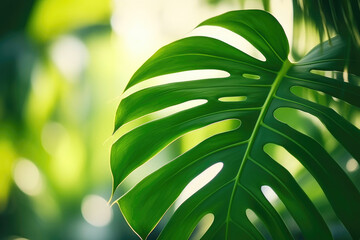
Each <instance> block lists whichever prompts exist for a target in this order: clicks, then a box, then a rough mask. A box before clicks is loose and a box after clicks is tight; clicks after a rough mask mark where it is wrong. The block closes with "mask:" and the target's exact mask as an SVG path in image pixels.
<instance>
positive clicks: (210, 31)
mask: <svg viewBox="0 0 360 240" xmlns="http://www.w3.org/2000/svg"><path fill="white" fill-rule="evenodd" d="M190 35H191V36H204V37H211V38H215V39H218V40H220V41H223V42H225V43H227V44H229V45H230V46H233V47H234V48H237V49H239V50H240V51H242V52H244V53H246V54H247V55H249V56H251V57H253V58H255V59H257V60H260V61H263V62H265V61H266V58H265V56H264V55H263V54H262V53H261V52H260V51H259V50H258V49H257V48H255V47H254V46H253V45H252V44H251V43H250V42H249V41H247V40H246V39H245V38H243V37H242V36H240V35H238V34H236V33H234V32H232V31H230V30H228V29H226V28H222V27H217V26H200V27H198V28H196V29H194V30H193V31H192V32H191V34H190Z"/></svg>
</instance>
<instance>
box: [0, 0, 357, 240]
mask: <svg viewBox="0 0 360 240" xmlns="http://www.w3.org/2000/svg"><path fill="white" fill-rule="evenodd" d="M328 3H329V4H330V3H331V4H330V5H329V4H328ZM356 4H357V5H356ZM340 5H341V6H340ZM249 8H257V9H266V10H269V11H270V12H271V13H272V14H273V15H275V17H276V18H277V19H278V20H279V21H280V23H281V24H282V25H283V27H284V29H285V31H286V34H287V36H288V38H289V40H290V41H291V47H292V58H293V59H295V60H297V59H299V58H300V57H302V56H303V55H304V54H306V52H308V51H309V50H310V49H311V48H312V47H313V46H315V45H316V44H317V43H319V42H320V41H321V40H322V39H324V38H327V37H328V36H333V35H334V34H336V33H339V34H341V35H343V36H344V37H345V38H347V39H349V42H351V46H352V47H351V48H353V49H355V50H354V51H353V50H352V49H350V50H349V52H352V53H355V54H357V56H359V54H358V53H359V45H360V44H359V42H360V40H359V38H360V37H359V26H358V24H359V23H360V21H359V5H358V2H356V1H332V0H330V1H320V0H319V1H306V0H302V1H301V0H294V1H293V2H291V1H290V0H273V1H268V0H258V1H255V0H253V1H244V0H196V1H195V0H184V1H175V0H167V1H165V0H154V1H146V0H114V1H112V0H101V1H100V0H2V1H1V2H0V239H1V240H2V239H6V240H10V239H23V238H25V239H138V238H137V236H136V235H135V234H134V233H133V232H132V231H131V230H130V229H129V227H128V226H127V224H126V222H125V220H124V219H123V218H122V216H121V213H120V211H119V210H118V209H117V208H116V207H113V208H109V207H108V204H107V201H108V199H109V198H110V193H111V175H110V170H109V150H110V146H111V144H112V142H113V141H114V139H116V137H117V136H118V135H119V134H121V133H116V134H115V135H114V136H111V134H112V129H113V120H114V116H115V111H116V107H117V105H118V103H119V101H120V95H121V93H122V91H123V88H124V87H125V85H126V82H127V81H128V79H129V78H130V76H131V75H132V73H133V72H134V71H135V70H136V69H137V68H138V67H139V66H140V65H141V64H142V63H143V62H144V61H145V60H146V59H147V58H148V57H150V56H151V54H152V53H154V52H155V51H156V50H157V49H158V48H159V47H161V46H162V45H164V44H166V43H169V42H171V41H173V40H175V39H178V38H181V37H184V36H185V35H187V34H189V33H190V32H191V30H192V29H193V28H194V27H195V26H196V24H198V23H200V22H201V21H202V20H204V19H206V18H209V17H212V16H214V15H217V14H220V13H223V12H226V11H230V10H235V9H249ZM293 9H294V11H293ZM341 11H343V12H341ZM319 74H331V77H336V76H335V75H336V73H323V72H321V73H319ZM349 78H350V80H353V81H354V82H356V83H357V84H359V79H358V78H356V77H355V76H351V75H349ZM298 94H302V95H304V96H305V95H306V96H307V98H308V99H312V100H313V101H320V102H322V103H323V104H324V105H330V106H332V107H333V108H334V109H335V110H336V111H339V112H341V114H342V115H343V116H344V117H346V118H347V119H350V120H351V121H352V122H354V123H355V125H356V126H358V127H359V125H360V120H359V116H360V115H359V111H358V110H357V109H355V110H354V109H349V108H348V107H347V106H346V103H344V102H340V101H338V100H337V99H332V98H329V97H328V96H325V95H322V94H321V93H319V92H309V91H308V92H304V91H301V90H299V93H298ZM292 114H294V115H296V114H297V115H299V114H300V113H298V112H293V113H292ZM277 117H279V118H283V119H284V121H288V122H289V124H292V125H294V127H295V128H298V129H302V130H303V131H305V132H307V134H309V135H311V136H312V137H314V138H315V139H317V140H318V141H319V142H321V143H322V144H323V145H325V146H326V148H327V150H328V151H329V152H331V153H332V156H334V158H335V159H336V160H337V161H338V163H339V164H340V165H341V166H343V168H344V170H345V171H347V172H349V174H350V177H351V178H352V179H353V180H354V181H355V182H356V183H359V180H360V175H359V170H358V164H357V162H356V161H355V160H353V159H351V156H349V155H348V154H347V153H346V151H345V150H344V149H343V148H342V147H341V146H340V145H338V144H336V140H334V139H333V138H332V136H331V135H330V134H329V133H328V132H327V131H326V129H324V128H323V127H322V128H321V127H319V128H318V129H312V128H310V127H309V126H310V125H309V124H308V123H309V121H310V122H311V121H312V122H313V121H315V120H314V119H310V118H308V117H307V116H302V117H303V121H299V122H294V121H292V119H291V118H290V117H289V113H288V112H278V113H277ZM147 120H151V117H149V118H148V119H142V120H140V122H138V123H137V124H141V123H142V122H144V121H147ZM224 124H225V125H222V126H219V125H216V126H212V127H210V128H206V129H202V130H200V131H196V132H194V133H192V134H191V135H187V136H184V137H182V138H181V139H179V140H177V141H176V142H174V143H173V144H171V146H170V148H168V149H166V151H164V152H163V153H162V154H160V155H159V156H158V157H157V158H158V159H157V162H156V163H153V164H152V165H151V164H150V165H149V164H148V165H146V166H144V167H142V169H140V170H139V171H140V172H139V171H138V172H137V173H135V174H133V175H132V176H130V179H129V180H127V181H126V182H125V183H124V184H123V185H122V187H121V188H120V189H119V191H120V193H119V194H121V193H123V192H125V191H126V190H127V189H129V187H131V186H132V185H133V184H134V183H135V182H137V181H139V180H140V179H139V177H138V174H139V173H141V172H145V173H149V172H151V171H153V170H154V169H156V168H157V167H159V166H160V165H162V164H164V163H166V161H168V159H171V157H174V156H176V155H178V154H180V153H182V152H184V151H185V150H187V149H189V148H190V147H191V146H193V145H194V144H196V143H198V142H199V141H200V140H201V139H204V138H205V137H206V136H210V135H212V134H214V132H216V131H219V129H226V128H231V126H230V125H229V123H224ZM226 124H228V125H226ZM319 126H320V125H319ZM127 127H133V126H132V125H131V124H129V125H128V126H127ZM140 147H141V146H140ZM268 152H269V154H274V155H277V156H281V157H277V159H286V164H287V165H288V167H289V169H290V170H291V172H292V173H294V174H296V175H297V179H298V180H299V181H303V182H304V188H305V189H306V192H307V193H308V194H309V195H311V198H312V199H315V198H317V199H319V201H318V202H319V203H318V207H319V208H321V209H323V212H325V214H328V215H329V217H328V219H330V220H329V221H332V220H333V221H332V223H334V224H338V225H341V224H339V223H338V220H336V217H335V215H334V214H333V213H332V211H328V209H331V208H330V207H329V205H328V203H327V202H326V201H325V202H324V199H323V198H320V197H319V196H322V195H323V193H322V191H321V189H320V187H318V186H315V187H314V184H313V182H314V180H313V179H311V177H309V176H308V173H307V172H306V171H304V170H303V169H302V168H301V166H299V165H298V164H297V163H296V162H294V161H292V160H290V158H291V156H287V155H286V152H284V151H282V150H281V149H275V148H272V147H271V146H269V149H268ZM284 161H285V160H284ZM358 186H359V184H358ZM325 200H326V199H325ZM285 217H286V216H285ZM161 224H162V223H161ZM161 224H160V226H159V230H160V229H161ZM339 229H340V230H339V234H342V231H344V230H343V228H341V226H340V227H339ZM341 229H342V230H341ZM159 230H158V229H155V231H154V233H153V234H152V235H151V236H150V239H151V238H154V237H156V235H157V234H158V231H159ZM345 236H346V234H345Z"/></svg>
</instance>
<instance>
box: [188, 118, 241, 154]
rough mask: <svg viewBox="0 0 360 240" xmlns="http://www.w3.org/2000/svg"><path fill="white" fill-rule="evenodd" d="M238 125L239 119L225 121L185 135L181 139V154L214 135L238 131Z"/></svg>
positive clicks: (239, 123)
mask: <svg viewBox="0 0 360 240" xmlns="http://www.w3.org/2000/svg"><path fill="white" fill-rule="evenodd" d="M240 125H241V121H240V120H239V119H227V120H223V121H219V122H215V123H212V124H210V125H207V126H205V127H202V128H199V129H196V130H194V131H191V132H189V133H186V134H185V135H183V136H182V137H181V140H182V141H181V152H186V151H187V150H189V149H191V148H193V147H195V146H196V145H197V144H199V143H201V142H202V141H204V140H205V139H207V138H209V137H212V136H214V135H216V134H220V133H223V132H229V131H232V130H235V129H238V128H239V127H240Z"/></svg>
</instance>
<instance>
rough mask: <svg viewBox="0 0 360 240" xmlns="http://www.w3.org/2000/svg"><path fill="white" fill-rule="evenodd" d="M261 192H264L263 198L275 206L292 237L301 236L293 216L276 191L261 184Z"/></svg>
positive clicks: (297, 237)
mask: <svg viewBox="0 0 360 240" xmlns="http://www.w3.org/2000/svg"><path fill="white" fill-rule="evenodd" d="M261 192H262V193H263V194H264V196H265V198H266V199H267V200H268V201H269V202H270V204H271V205H272V206H273V207H274V208H275V210H276V211H277V212H278V213H279V215H280V216H281V218H282V219H283V221H284V223H285V225H286V226H287V228H288V229H289V231H290V232H291V234H292V235H293V237H294V239H299V238H301V231H300V228H299V226H298V225H297V223H296V221H295V220H294V218H293V217H292V216H291V214H290V212H289V211H288V210H287V208H286V206H285V204H284V203H283V202H282V201H281V199H280V198H279V196H278V195H277V194H276V192H275V191H274V190H273V189H272V188H271V187H269V186H266V185H264V186H261Z"/></svg>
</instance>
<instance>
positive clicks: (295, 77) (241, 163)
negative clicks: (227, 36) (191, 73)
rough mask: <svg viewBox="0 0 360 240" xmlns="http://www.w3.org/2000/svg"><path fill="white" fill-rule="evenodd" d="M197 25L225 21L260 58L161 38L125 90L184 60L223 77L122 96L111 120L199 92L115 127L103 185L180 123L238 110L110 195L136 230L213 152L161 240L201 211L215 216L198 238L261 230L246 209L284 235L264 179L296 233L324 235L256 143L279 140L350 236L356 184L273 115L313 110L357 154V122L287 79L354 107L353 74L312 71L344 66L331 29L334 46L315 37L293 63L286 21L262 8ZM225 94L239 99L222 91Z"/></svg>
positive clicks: (308, 205) (206, 43)
mask: <svg viewBox="0 0 360 240" xmlns="http://www.w3.org/2000/svg"><path fill="white" fill-rule="evenodd" d="M204 25H210V26H218V27H222V28H226V29H228V30H230V31H232V32H234V33H236V34H238V35H240V36H242V37H243V38H245V39H246V40H247V41H248V42H250V43H251V44H252V45H253V46H254V47H255V48H256V49H258V50H259V51H260V52H261V53H262V54H263V56H264V57H265V58H266V60H265V61H261V60H259V59H257V58H253V57H251V56H249V55H247V54H245V53H244V52H242V51H240V50H239V49H237V48H235V47H232V46H230V45H228V44H226V43H224V42H222V41H220V40H216V39H213V38H209V37H199V36H194V37H188V38H185V39H181V40H178V41H176V42H174V43H171V44H169V45H167V46H165V47H163V48H161V49H160V50H159V51H158V52H156V53H155V54H154V55H153V56H152V57H151V58H150V59H149V60H148V61H147V62H145V63H144V64H143V65H142V66H141V67H140V69H139V70H138V71H137V72H136V73H135V74H134V75H133V77H132V78H131V80H130V82H129V84H128V85H127V88H126V89H129V88H130V87H132V86H134V85H136V84H138V83H140V82H143V81H145V80H147V79H150V78H153V77H156V76H160V75H165V74H169V73H175V72H182V71H187V70H199V69H216V70H222V71H226V72H227V73H229V75H230V76H228V77H225V78H211V79H202V80H194V81H186V82H173V83H167V84H162V85H157V86H152V87H148V88H145V89H142V90H139V91H137V92H135V93H133V94H131V95H129V96H128V97H126V98H124V99H123V100H122V101H121V103H120V105H119V108H118V111H117V113H116V121H115V130H117V129H118V128H119V127H121V126H122V125H124V124H125V123H128V122H130V121H132V120H134V119H137V118H139V117H142V116H145V115H147V114H149V113H152V112H155V111H158V110H161V109H165V108H167V107H170V106H174V105H177V104H180V103H183V102H187V101H190V100H197V99H203V100H206V103H204V104H202V105H198V106H195V107H193V108H190V109H186V110H183V111H180V112H177V113H174V114H172V115H170V116H167V117H163V118H160V119H156V120H154V121H151V122H148V123H146V124H143V125H140V126H138V127H136V128H135V129H133V130H131V131H129V132H127V133H126V134H124V135H123V136H121V137H120V138H119V139H118V140H117V141H116V142H115V143H114V145H113V146H112V150H111V170H112V173H113V177H114V185H113V190H115V189H116V188H117V187H118V185H119V184H120V183H121V182H122V181H123V180H124V179H125V178H126V177H127V176H128V175H129V174H130V173H131V172H133V171H134V170H135V169H137V168H138V167H139V166H140V165H142V164H144V163H145V162H146V161H148V160H149V159H150V158H152V157H153V156H154V155H156V154H157V153H158V152H159V151H160V150H162V149H163V148H164V147H166V146H167V145H168V144H169V143H171V142H172V141H174V140H175V139H177V138H179V137H180V136H182V135H184V134H185V133H187V132H190V131H193V130H195V129H198V128H201V127H204V126H207V125H209V124H212V123H215V122H219V121H223V120H227V119H237V120H238V121H240V122H241V125H240V126H239V127H238V128H237V129H234V130H230V131H227V132H223V133H219V134H217V135H214V136H212V137H210V138H208V139H206V140H204V141H203V142H201V143H200V144H198V145H197V146H195V147H194V148H192V149H191V150H189V151H187V152H186V153H184V154H182V155H180V156H179V157H177V158H176V159H174V160H172V161H170V162H169V163H168V164H166V165H165V166H163V167H161V168H160V169H158V170H157V171H155V172H153V173H152V174H150V175H149V176H146V177H145V178H144V179H143V180H142V181H141V182H140V183H138V184H137V185H136V186H134V187H133V188H132V189H131V190H130V191H128V192H127V193H126V194H124V195H123V196H122V197H121V198H120V199H118V204H119V206H120V209H121V211H122V213H123V215H124V217H125V218H126V220H127V222H128V223H129V225H130V226H131V227H132V229H133V230H134V231H135V232H136V233H137V234H138V235H139V236H140V237H141V238H142V239H145V238H146V237H147V236H148V235H149V233H150V232H151V231H152V230H153V229H154V227H155V226H156V225H157V223H158V222H159V221H160V220H161V219H162V217H163V216H164V214H165V213H166V211H167V210H168V209H169V208H170V207H171V205H172V204H173V203H174V201H175V200H176V199H177V198H178V196H179V195H180V193H181V192H182V190H183V189H184V188H185V186H187V184H188V183H189V182H190V181H191V180H192V179H194V178H195V177H196V176H198V175H199V174H200V173H202V172H203V171H204V170H206V169H208V168H209V167H210V166H213V165H214V164H216V163H220V162H221V163H223V167H222V169H221V171H220V172H219V173H218V174H217V175H216V176H215V177H214V178H213V179H212V180H211V181H210V182H209V183H208V184H207V185H205V186H204V187H203V188H201V189H200V190H199V191H197V192H196V193H195V194H194V195H192V196H191V197H190V198H188V199H187V200H186V201H185V202H184V203H183V204H182V205H181V206H180V207H179V208H178V209H177V210H176V212H175V213H174V214H173V215H172V217H171V219H170V220H169V222H168V223H167V225H166V226H165V228H164V229H163V231H162V232H161V234H160V236H159V239H172V240H173V239H188V238H189V236H190V235H191V233H192V232H193V231H194V229H195V227H196V226H197V224H198V222H199V221H200V220H201V219H202V218H203V217H204V216H205V215H207V214H209V213H211V214H213V216H214V220H213V223H212V224H211V226H210V227H209V229H208V230H207V232H206V233H205V234H204V235H203V239H263V238H264V236H263V235H262V233H261V232H260V231H259V230H258V229H257V228H256V227H255V226H254V225H253V223H252V222H251V221H250V220H249V218H248V217H247V214H246V212H247V210H248V209H250V210H252V211H253V212H254V213H255V214H256V216H258V218H259V220H260V221H261V222H262V223H263V224H264V226H265V227H266V228H267V230H268V232H269V233H270V235H271V236H272V238H273V239H292V235H291V231H290V230H289V229H288V228H287V226H286V224H285V223H284V220H283V219H282V218H281V216H280V214H279V212H278V211H276V210H275V208H274V207H273V205H272V204H271V203H270V202H269V201H268V200H267V198H266V197H265V196H264V194H263V192H262V191H261V188H262V186H268V187H270V188H272V189H273V190H274V192H275V193H276V194H277V196H278V197H279V199H280V200H281V201H282V202H283V204H284V205H285V206H286V209H287V210H288V212H289V213H290V214H291V216H292V218H293V219H294V220H295V222H296V223H297V225H298V227H299V229H300V231H301V235H302V237H303V238H304V239H332V234H331V232H330V230H329V227H328V225H327V224H326V222H325V220H324V218H323V217H322V215H321V214H320V212H319V211H318V209H317V208H316V207H315V205H314V202H313V201H311V200H310V198H309V197H308V196H307V194H306V193H305V192H304V191H303V189H302V188H301V186H300V185H299V184H298V182H297V181H296V180H295V178H294V177H293V176H292V175H291V174H290V172H289V171H287V170H286V168H284V166H282V165H281V164H279V163H278V162H277V161H275V160H274V159H273V158H272V157H271V156H270V154H267V153H266V151H265V150H264V146H265V145H266V144H268V143H271V144H275V145H277V146H281V147H282V148H284V149H286V151H287V152H288V153H290V154H291V155H292V156H293V157H295V158H296V159H297V160H298V161H299V162H300V163H301V164H302V165H303V166H304V168H306V169H307V171H308V172H309V173H310V174H311V175H312V176H313V177H314V179H315V180H316V181H317V183H318V184H319V186H320V187H321V189H322V191H323V192H324V194H325V195H326V198H327V199H328V201H329V203H330V204H331V206H332V208H333V210H334V212H335V213H336V215H337V217H338V218H339V219H340V221H341V222H342V223H343V225H344V226H345V228H346V229H347V230H348V232H349V233H350V234H351V236H352V237H353V238H354V239H359V238H360V228H359V222H360V204H359V203H360V194H359V191H358V190H357V188H356V187H355V185H354V183H353V182H352V181H351V180H350V178H349V177H348V175H347V174H346V173H345V171H344V170H343V169H342V168H341V167H340V166H339V165H338V164H337V163H336V161H335V160H334V159H333V157H332V156H331V155H330V154H329V153H328V152H327V151H326V149H325V148H324V147H323V146H322V145H321V144H319V143H318V141H315V140H314V139H313V138H311V137H310V136H308V135H305V134H304V133H302V132H300V131H298V130H296V129H294V128H292V127H290V126H289V125H288V124H285V123H284V122H282V121H280V120H278V119H277V118H276V117H275V115H274V112H275V110H277V109H281V108H286V109H296V110H299V111H301V112H304V113H307V114H311V115H312V116H313V117H315V118H317V119H318V120H320V121H321V122H322V124H323V125H324V126H325V127H326V128H327V130H328V131H329V132H330V133H331V134H332V135H333V137H334V138H335V139H336V140H337V141H338V142H339V143H340V144H341V145H342V146H343V147H344V148H345V149H346V150H347V152H348V153H349V154H351V155H352V157H353V158H354V159H356V160H357V161H359V160H360V141H359V139H360V131H359V129H358V128H357V127H355V126H354V125H353V124H351V123H350V122H349V121H348V120H346V119H345V118H344V117H342V116H341V115H339V114H338V113H337V112H336V111H334V110H333V109H331V108H329V107H327V106H324V105H320V104H318V103H316V102H314V101H310V100H308V99H305V98H302V97H300V96H298V95H296V94H295V93H294V91H293V89H294V88H296V87H301V88H304V89H311V90H315V91H318V92H321V93H323V94H326V95H329V96H333V97H335V98H337V99H340V100H342V101H344V102H346V103H348V104H350V105H352V107H360V87H358V86H357V85H356V84H354V83H352V82H351V81H350V80H349V79H342V78H341V79H339V78H329V77H325V76H320V75H318V74H314V73H313V71H311V70H322V71H338V72H342V71H343V70H344V67H345V66H348V65H349V66H350V65H351V61H350V60H348V59H345V50H344V49H345V45H344V44H343V42H342V41H341V39H340V38H333V39H332V41H331V44H332V45H329V43H323V44H322V45H321V46H318V47H316V48H314V49H313V50H312V51H311V52H310V53H309V54H308V55H307V56H306V57H304V58H303V59H302V60H301V61H299V62H297V63H291V62H290V61H289V60H288V54H289V44H288V41H287V38H286V36H285V34H284V31H283V29H282V27H281V26H280V24H279V23H278V22H277V21H276V19H275V18H274V17H272V16H271V15H270V14H269V13H266V12H264V11H259V10H243V11H233V12H228V13H225V14H223V15H220V16H217V17H214V18H211V19H208V20H206V21H204V22H203V23H201V24H200V26H204ZM348 63H349V64H348ZM348 69H349V71H351V68H350V67H348ZM349 76H350V75H349ZM224 97H243V98H246V99H245V100H244V99H243V98H242V101H221V98H224ZM315 127H316V126H315Z"/></svg>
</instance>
